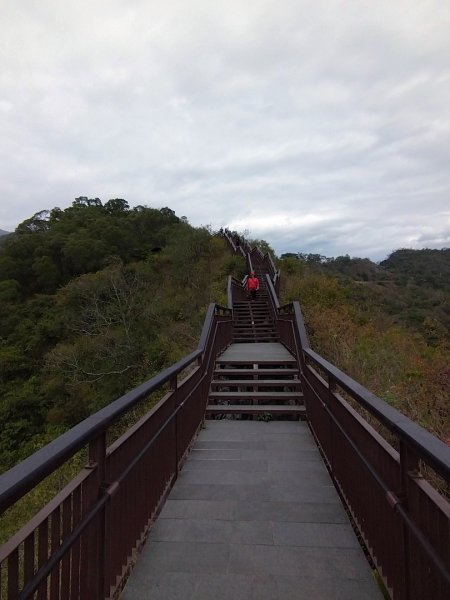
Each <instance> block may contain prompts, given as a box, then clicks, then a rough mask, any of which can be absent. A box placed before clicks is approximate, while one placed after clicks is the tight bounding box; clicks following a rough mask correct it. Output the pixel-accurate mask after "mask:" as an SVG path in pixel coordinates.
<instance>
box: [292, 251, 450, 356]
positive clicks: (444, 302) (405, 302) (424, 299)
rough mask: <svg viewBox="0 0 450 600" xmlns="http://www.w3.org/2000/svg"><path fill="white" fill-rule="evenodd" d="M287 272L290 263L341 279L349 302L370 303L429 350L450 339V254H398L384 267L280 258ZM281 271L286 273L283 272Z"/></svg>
mask: <svg viewBox="0 0 450 600" xmlns="http://www.w3.org/2000/svg"><path fill="white" fill-rule="evenodd" d="M281 258H282V259H287V261H288V262H287V263H286V260H284V262H285V265H284V272H285V273H286V268H287V269H288V270H289V264H291V265H292V264H293V263H292V261H294V262H296V261H297V260H298V261H300V264H302V263H303V264H304V265H305V267H307V268H308V269H310V270H311V269H313V270H315V271H317V272H321V273H324V274H327V275H329V276H331V277H335V278H337V279H338V280H339V281H340V282H342V283H343V284H344V285H346V286H347V294H348V298H349V301H353V303H354V304H355V305H359V304H361V303H362V304H365V303H367V302H370V305H371V307H378V309H380V310H381V311H382V312H384V313H385V314H387V315H389V316H390V317H392V318H393V319H394V321H395V322H396V323H398V324H402V325H406V326H407V327H410V328H412V329H414V330H416V331H419V332H420V333H421V334H422V335H423V336H424V337H425V339H427V341H428V342H429V343H431V344H437V343H440V342H442V341H443V340H448V339H449V337H450V248H442V249H441V250H431V249H424V250H410V249H400V250H396V251H395V252H392V254H391V255H390V256H389V257H388V258H387V259H386V260H384V261H382V262H381V263H380V264H376V263H374V262H372V261H370V260H369V259H368V258H351V257H350V256H349V255H345V256H338V257H336V258H328V257H326V256H322V255H319V254H304V253H298V254H287V255H282V257H281ZM282 268H283V267H282Z"/></svg>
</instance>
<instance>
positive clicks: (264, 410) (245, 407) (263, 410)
mask: <svg viewBox="0 0 450 600" xmlns="http://www.w3.org/2000/svg"><path fill="white" fill-rule="evenodd" d="M206 414H210V415H217V414H222V415H225V414H228V415H229V414H241V415H245V414H247V415H248V414H250V415H257V414H274V415H299V416H300V417H306V408H305V407H304V406H283V405H278V404H265V405H254V404H226V405H222V404H208V406H207V407H206Z"/></svg>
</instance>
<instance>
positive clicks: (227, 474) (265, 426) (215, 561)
mask: <svg viewBox="0 0 450 600" xmlns="http://www.w3.org/2000/svg"><path fill="white" fill-rule="evenodd" d="M261 345H262V344H261ZM254 346H259V344H254ZM144 599H149V600H150V599H152V600H207V599H211V600H322V599H324V600H325V599H326V600H382V594H381V592H380V591H379V589H378V587H377V585H376V584H375V581H374V579H373V577H372V574H371V570H370V567H369V565H368V563H367V561H366V559H365V557H364V554H363V552H362V550H361V548H360V546H359V544H358V541H357V539H356V536H355V534H354V532H353V529H352V527H351V525H350V523H349V521H348V518H347V515H346V513H345V511H344V509H343V507H342V505H341V502H340V500H339V496H338V494H337V492H336V490H335V488H334V486H333V484H332V481H331V479H330V477H329V474H328V472H327V470H326V468H325V466H324V464H323V462H322V459H321V457H320V454H319V452H318V450H317V447H316V445H315V443H314V440H313V438H312V435H311V433H310V431H309V428H308V425H307V424H306V423H304V422H299V421H271V422H268V423H266V422H261V421H245V420H244V421H235V420H222V421H206V426H205V428H204V429H203V430H202V431H201V433H200V435H199V437H198V438H197V441H196V443H195V446H194V448H193V450H192V451H191V453H190V455H189V458H188V460H187V461H186V463H185V465H184V467H183V469H182V471H181V473H180V475H179V478H178V480H177V482H176V484H175V486H174V488H173V489H172V491H171V493H170V496H169V498H168V500H167V502H166V504H165V506H164V508H163V510H162V512H161V514H160V517H159V518H158V520H157V522H156V523H155V525H154V527H153V529H152V531H151V534H150V536H149V539H148V541H147V543H146V545H145V547H144V549H143V552H142V554H141V555H140V556H139V558H138V560H137V565H136V567H135V569H134V570H133V572H132V574H131V577H130V579H129V580H128V583H127V585H126V586H125V589H124V591H123V593H122V595H121V600H144Z"/></svg>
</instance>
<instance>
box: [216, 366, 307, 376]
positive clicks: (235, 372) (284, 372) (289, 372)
mask: <svg viewBox="0 0 450 600" xmlns="http://www.w3.org/2000/svg"><path fill="white" fill-rule="evenodd" d="M298 372H299V371H298V369H290V368H286V367H283V366H280V368H278V369H255V368H254V367H253V365H250V368H248V369H214V374H215V375H233V376H234V375H247V376H250V375H252V376H253V375H298Z"/></svg>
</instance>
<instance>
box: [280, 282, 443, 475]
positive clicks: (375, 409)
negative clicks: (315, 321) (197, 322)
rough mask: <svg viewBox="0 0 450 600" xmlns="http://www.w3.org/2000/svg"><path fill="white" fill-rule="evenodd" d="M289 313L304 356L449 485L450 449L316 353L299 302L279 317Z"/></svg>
mask: <svg viewBox="0 0 450 600" xmlns="http://www.w3.org/2000/svg"><path fill="white" fill-rule="evenodd" d="M269 289H270V287H269ZM289 309H290V310H291V311H292V312H293V313H294V319H295V322H296V326H297V328H298V331H299V336H300V341H301V348H302V351H303V353H304V355H305V356H307V357H308V358H310V359H311V360H313V361H314V362H315V363H316V364H317V365H318V366H319V367H320V368H321V369H323V370H324V371H325V372H326V373H327V375H328V376H329V377H331V378H332V379H333V380H334V381H335V382H336V383H337V384H338V385H339V386H340V387H341V388H342V389H344V390H345V391H346V392H348V393H349V394H350V395H351V396H352V398H354V399H355V400H356V401H357V402H359V403H360V404H361V405H362V406H363V407H364V408H366V409H367V410H368V411H369V412H370V413H371V414H372V415H374V416H375V417H376V418H377V419H378V421H379V422H380V423H382V424H383V425H384V426H385V427H387V429H389V430H390V431H391V432H392V433H394V434H395V435H396V437H397V438H398V439H400V440H401V441H403V442H405V443H406V444H407V445H408V446H409V447H411V448H413V449H414V451H415V452H416V453H417V454H418V455H419V456H420V458H422V459H423V460H424V461H425V462H426V463H427V464H428V465H429V466H430V467H431V468H433V469H434V470H435V471H436V473H438V474H439V475H441V476H442V477H444V479H446V480H447V481H448V480H449V479H450V448H449V447H448V446H446V444H444V442H442V441H441V440H439V438H437V437H436V436H434V435H433V434H431V433H430V432H429V431H427V430H426V429H425V428H423V427H422V426H421V425H419V424H417V423H415V422H414V421H412V420H411V419H409V418H408V417H406V416H405V415H404V414H402V413H401V412H400V411H398V410H397V409H395V408H393V407H392V406H390V405H389V404H388V403H387V402H385V401H384V400H382V399H381V398H379V397H378V396H376V395H375V394H374V393H372V392H370V391H369V390H368V389H367V388H365V387H364V386H363V385H361V384H360V383H358V382H357V381H355V380H354V379H353V378H352V377H350V376H349V375H347V374H346V373H344V372H343V371H341V370H340V369H338V367H336V366H335V365H333V364H332V363H330V362H329V361H328V360H326V359H325V358H323V357H322V356H320V354H318V353H317V352H315V351H314V350H312V348H311V347H310V345H309V341H308V336H307V333H306V328H305V324H304V320H303V315H302V312H301V309H300V305H299V303H298V302H297V301H295V302H290V303H288V304H285V305H283V306H280V307H279V313H280V314H282V313H283V311H287V310H289Z"/></svg>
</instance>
